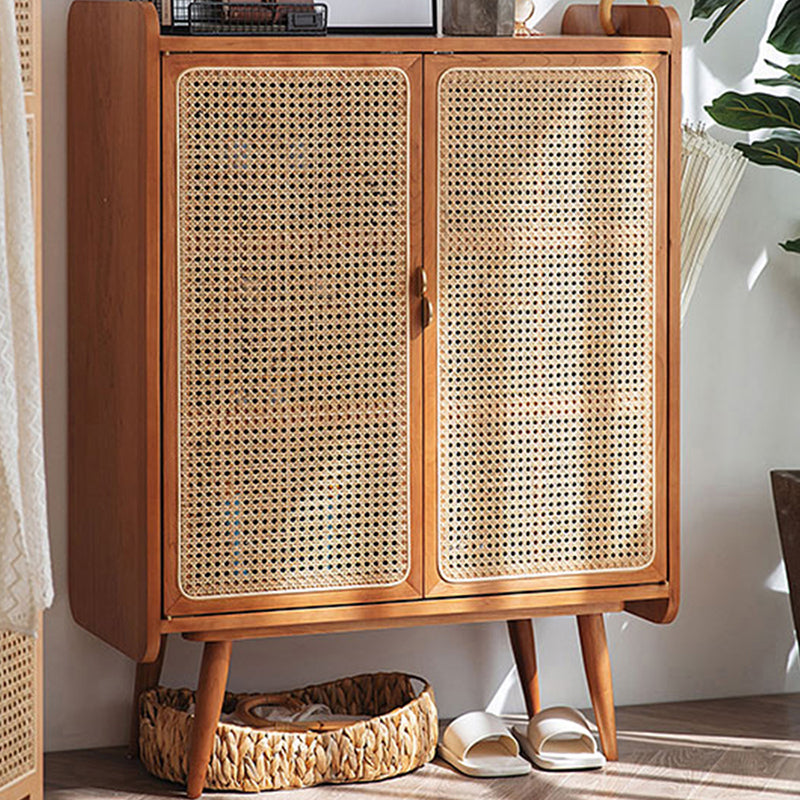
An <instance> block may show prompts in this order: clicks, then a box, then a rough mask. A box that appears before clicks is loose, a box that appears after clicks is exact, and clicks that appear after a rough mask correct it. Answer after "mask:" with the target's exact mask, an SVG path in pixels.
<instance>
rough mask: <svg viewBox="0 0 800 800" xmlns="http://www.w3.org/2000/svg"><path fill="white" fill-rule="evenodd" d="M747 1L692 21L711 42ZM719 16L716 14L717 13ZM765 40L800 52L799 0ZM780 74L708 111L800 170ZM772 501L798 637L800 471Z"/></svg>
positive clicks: (793, 105)
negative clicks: (704, 27) (704, 26)
mask: <svg viewBox="0 0 800 800" xmlns="http://www.w3.org/2000/svg"><path fill="white" fill-rule="evenodd" d="M745 2H746V0H695V3H694V8H693V9H692V18H693V19H694V18H697V17H700V18H702V19H709V18H710V17H712V16H713V15H714V14H715V13H716V14H717V16H716V17H715V19H714V20H713V22H712V23H711V25H710V27H709V29H708V31H707V32H706V35H705V37H704V39H703V40H704V41H706V42H707V41H708V40H709V39H710V38H711V37H712V36H713V35H714V34H715V33H716V32H717V31H718V30H719V28H720V26H721V25H722V24H723V23H724V22H725V21H726V20H727V19H729V18H730V16H731V14H733V13H734V11H736V9H738V8H739V7H741V6H742V5H743V4H744V3H745ZM717 12H718V13H717ZM767 42H768V43H769V44H770V45H772V46H773V47H774V48H775V49H776V50H778V51H780V52H781V53H785V54H787V55H797V54H800V0H788V2H786V4H785V5H784V6H783V8H782V9H781V11H780V13H779V15H778V18H777V20H776V21H775V26H774V27H773V29H772V31H771V32H770V34H769V38H768V39H767ZM766 63H767V65H768V66H769V67H771V68H772V69H773V70H777V74H775V73H773V76H772V77H769V78H757V79H756V83H758V84H759V85H761V86H766V87H770V89H772V90H773V91H769V92H767V91H764V92H753V93H751V94H739V93H738V92H725V93H724V94H722V95H720V96H719V97H717V98H716V99H715V100H714V101H713V102H712V103H711V105H709V106H706V111H708V113H709V114H710V115H711V117H712V118H713V119H714V120H715V121H716V122H718V123H719V124H720V125H723V126H724V127H726V128H733V129H735V130H740V131H755V130H767V131H770V132H771V133H770V134H768V135H767V137H766V138H764V139H760V140H759V141H755V142H752V143H746V142H740V143H739V144H737V145H736V148H737V149H738V150H740V151H741V152H742V153H743V154H744V155H745V156H746V157H747V158H748V159H749V160H750V161H752V162H754V163H756V164H763V165H765V166H774V167H782V168H783V169H788V170H792V171H794V172H800V102H798V101H797V100H796V99H795V98H794V97H793V96H792V94H791V92H790V93H786V92H785V91H779V92H775V91H774V89H779V90H783V89H790V90H792V89H793V90H795V91H797V90H800V63H788V64H778V63H776V62H774V61H769V60H767V62H766ZM781 247H783V249H784V250H787V251H789V252H792V253H800V238H797V239H790V240H788V241H786V242H782V243H781ZM770 478H771V484H772V497H773V500H774V502H775V514H776V516H777V519H778V532H779V534H780V540H781V549H782V551H783V562H784V565H785V567H786V575H787V578H788V583H789V598H790V601H791V606H792V616H793V619H794V628H795V633H796V635H797V637H798V639H800V470H772V472H771V473H770Z"/></svg>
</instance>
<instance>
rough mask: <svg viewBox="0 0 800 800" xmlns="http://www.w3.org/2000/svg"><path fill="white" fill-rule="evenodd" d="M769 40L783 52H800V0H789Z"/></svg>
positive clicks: (779, 15)
mask: <svg viewBox="0 0 800 800" xmlns="http://www.w3.org/2000/svg"><path fill="white" fill-rule="evenodd" d="M767 41H768V42H769V43H770V44H771V45H772V46H773V47H774V48H775V49H776V50H780V51H781V52H782V53H800V0H788V2H787V3H786V5H785V6H784V7H783V9H781V13H780V14H778V19H777V20H776V21H775V27H774V28H773V29H772V32H771V33H770V35H769V39H767Z"/></svg>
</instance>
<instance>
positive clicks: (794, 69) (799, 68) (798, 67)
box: [764, 58, 800, 80]
mask: <svg viewBox="0 0 800 800" xmlns="http://www.w3.org/2000/svg"><path fill="white" fill-rule="evenodd" d="M764 63H765V64H766V65H767V66H769V67H773V68H774V69H779V70H781V72H785V73H786V74H787V75H791V76H792V77H793V78H797V79H798V80H800V64H787V65H786V66H785V67H784V66H783V65H782V64H776V63H775V62H774V61H770V60H769V59H768V58H765V59H764Z"/></svg>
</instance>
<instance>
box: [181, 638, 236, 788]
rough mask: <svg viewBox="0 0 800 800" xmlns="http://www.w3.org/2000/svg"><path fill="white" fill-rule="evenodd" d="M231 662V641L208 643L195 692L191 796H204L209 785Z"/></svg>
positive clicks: (190, 743)
mask: <svg viewBox="0 0 800 800" xmlns="http://www.w3.org/2000/svg"><path fill="white" fill-rule="evenodd" d="M230 661H231V642H230V641H227V642H206V643H205V646H204V647H203V661H202V663H201V665H200V680H199V681H198V685H197V694H196V695H195V710H194V723H193V725H192V733H191V737H190V740H189V775H188V778H187V780H186V794H187V796H188V797H190V798H195V797H200V795H201V794H202V793H203V787H204V786H205V784H206V771H207V770H208V761H209V759H210V758H211V748H212V747H213V745H214V733H215V732H216V730H217V723H218V722H219V715H220V712H221V711H222V703H223V700H224V699H225V685H226V684H227V682H228V666H229V665H230Z"/></svg>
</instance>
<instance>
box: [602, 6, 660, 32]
mask: <svg viewBox="0 0 800 800" xmlns="http://www.w3.org/2000/svg"><path fill="white" fill-rule="evenodd" d="M613 5H614V0H600V25H602V27H603V30H604V31H605V32H606V34H607V35H608V36H614V35H616V33H617V29H616V28H615V27H614V23H613V21H612V20H611V6H613ZM647 5H649V6H660V5H661V2H660V0H647Z"/></svg>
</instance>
